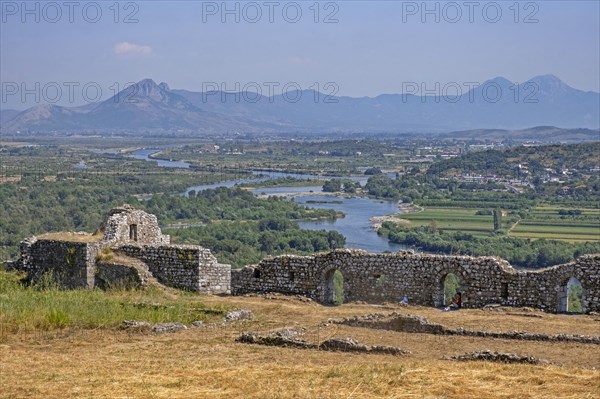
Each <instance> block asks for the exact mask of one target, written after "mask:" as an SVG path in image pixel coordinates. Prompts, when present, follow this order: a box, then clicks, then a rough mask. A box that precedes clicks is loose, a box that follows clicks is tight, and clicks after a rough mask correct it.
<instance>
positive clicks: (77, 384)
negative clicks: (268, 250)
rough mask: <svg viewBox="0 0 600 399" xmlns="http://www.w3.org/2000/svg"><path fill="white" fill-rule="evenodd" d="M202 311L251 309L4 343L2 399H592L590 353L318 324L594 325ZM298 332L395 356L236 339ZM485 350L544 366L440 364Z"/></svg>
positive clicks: (285, 308) (590, 330)
mask: <svg viewBox="0 0 600 399" xmlns="http://www.w3.org/2000/svg"><path fill="white" fill-rule="evenodd" d="M199 299H200V300H201V301H202V302H203V303H204V304H206V305H209V306H216V305H220V304H226V305H227V306H229V307H231V308H237V309H250V310H252V312H253V313H254V314H255V317H254V318H253V319H251V320H245V321H237V322H232V323H228V324H226V325H220V326H216V327H200V328H189V329H188V330H183V331H179V332H176V333H169V334H153V333H148V332H131V331H123V330H109V329H99V330H62V331H58V332H52V333H34V334H15V335H9V336H5V337H4V338H3V341H2V342H1V344H0V361H1V362H0V397H1V398H111V399H113V398H420V399H424V398H477V399H480V398H578V399H579V398H600V371H599V368H600V345H594V344H577V343H557V342H540V341H520V340H509V339H491V338H477V337H457V336H437V335H431V334H415V333H401V332H393V331H385V330H374V329H368V328H357V327H349V326H343V325H336V324H329V325H328V326H326V327H322V326H321V322H323V321H324V320H327V319H328V318H340V317H346V316H355V315H365V314H370V313H390V312H392V311H397V312H398V313H402V314H412V315H421V316H424V317H426V318H427V319H429V320H430V321H432V322H436V323H440V324H443V325H445V326H446V327H449V328H459V327H462V328H465V329H472V330H481V331H505V332H506V331H515V330H516V331H525V332H538V333H546V334H583V335H595V336H598V335H600V316H598V315H577V316H571V315H553V314H547V313H543V312H539V311H535V310H531V309H507V308H500V309H494V310H484V309H463V310H461V311H457V312H441V311H439V310H437V309H433V308H426V307H417V306H407V307H396V306H376V305H364V304H345V305H342V306H339V307H325V306H321V305H319V304H316V303H314V302H310V301H306V300H302V299H300V298H296V297H284V296H275V298H271V299H266V298H262V297H217V296H202V297H199ZM283 327H290V328H294V329H301V328H305V329H306V330H305V334H304V336H305V338H306V339H309V340H310V341H314V342H320V341H323V340H325V339H328V338H332V337H338V338H346V337H351V338H354V339H356V340H358V341H360V342H362V343H365V344H372V345H373V344H377V345H390V346H398V347H401V348H403V349H408V350H410V351H411V354H409V355H403V356H393V355H374V354H352V353H341V352H325V351H318V350H309V349H288V348H281V347H270V346H261V345H251V344H242V343H237V342H235V339H236V338H237V337H238V336H239V335H240V334H241V333H242V332H244V331H253V332H258V333H267V332H270V331H274V330H277V329H280V328H283ZM481 350H493V351H499V352H510V353H516V354H519V355H531V356H535V357H537V358H541V359H545V360H547V361H548V362H549V363H548V364H544V365H525V364H504V363H493V362H483V361H469V362H457V361H453V360H446V359H444V357H447V356H450V355H457V354H463V353H465V352H471V351H481Z"/></svg>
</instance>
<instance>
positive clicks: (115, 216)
mask: <svg viewBox="0 0 600 399" xmlns="http://www.w3.org/2000/svg"><path fill="white" fill-rule="evenodd" d="M100 230H101V231H102V232H103V233H104V238H103V241H105V242H106V243H108V244H110V245H116V244H125V243H139V244H146V245H148V244H154V245H165V244H169V243H170V242H171V238H170V237H169V236H168V235H165V234H162V232H161V230H160V227H159V226H158V221H157V219H156V216H155V215H152V214H150V213H146V212H144V211H141V210H138V209H134V208H132V207H130V206H127V205H123V206H121V207H118V208H113V209H111V210H110V212H109V213H108V214H107V215H106V217H105V219H104V222H103V223H102V226H100ZM132 230H135V232H134V231H132Z"/></svg>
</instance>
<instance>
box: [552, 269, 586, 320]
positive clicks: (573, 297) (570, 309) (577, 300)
mask: <svg viewBox="0 0 600 399" xmlns="http://www.w3.org/2000/svg"><path fill="white" fill-rule="evenodd" d="M583 294H584V292H583V287H582V286H581V282H580V281H579V280H577V279H576V278H575V277H571V278H569V279H568V280H566V281H565V282H564V283H563V284H562V286H561V287H559V297H558V301H559V302H558V311H559V312H566V313H583V312H584V311H585V309H584V308H583Z"/></svg>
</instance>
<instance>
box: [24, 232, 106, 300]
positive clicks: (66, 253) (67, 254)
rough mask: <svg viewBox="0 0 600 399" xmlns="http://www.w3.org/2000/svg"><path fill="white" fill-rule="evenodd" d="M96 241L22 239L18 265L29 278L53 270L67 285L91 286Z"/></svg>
mask: <svg viewBox="0 0 600 399" xmlns="http://www.w3.org/2000/svg"><path fill="white" fill-rule="evenodd" d="M101 247H102V244H101V243H99V242H91V243H86V242H71V241H60V240H47V239H43V240H38V239H37V238H35V237H32V238H29V239H27V240H25V241H23V242H22V243H21V246H20V250H21V258H20V260H19V262H18V264H17V265H16V266H17V268H19V269H21V270H25V271H27V272H28V279H29V280H30V281H40V280H41V279H42V278H43V276H44V274H46V273H48V272H50V271H51V272H52V274H53V277H54V279H55V280H56V281H59V282H60V284H61V285H63V286H64V287H66V288H93V287H94V272H95V263H96V256H97V255H98V252H99V250H100V248H101Z"/></svg>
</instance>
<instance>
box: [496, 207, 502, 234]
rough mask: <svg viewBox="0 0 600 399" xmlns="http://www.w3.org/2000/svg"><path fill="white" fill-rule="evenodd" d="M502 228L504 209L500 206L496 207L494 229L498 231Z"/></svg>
mask: <svg viewBox="0 0 600 399" xmlns="http://www.w3.org/2000/svg"><path fill="white" fill-rule="evenodd" d="M501 228H502V210H501V209H500V208H496V209H494V230H495V231H498V230H500V229H501Z"/></svg>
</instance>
